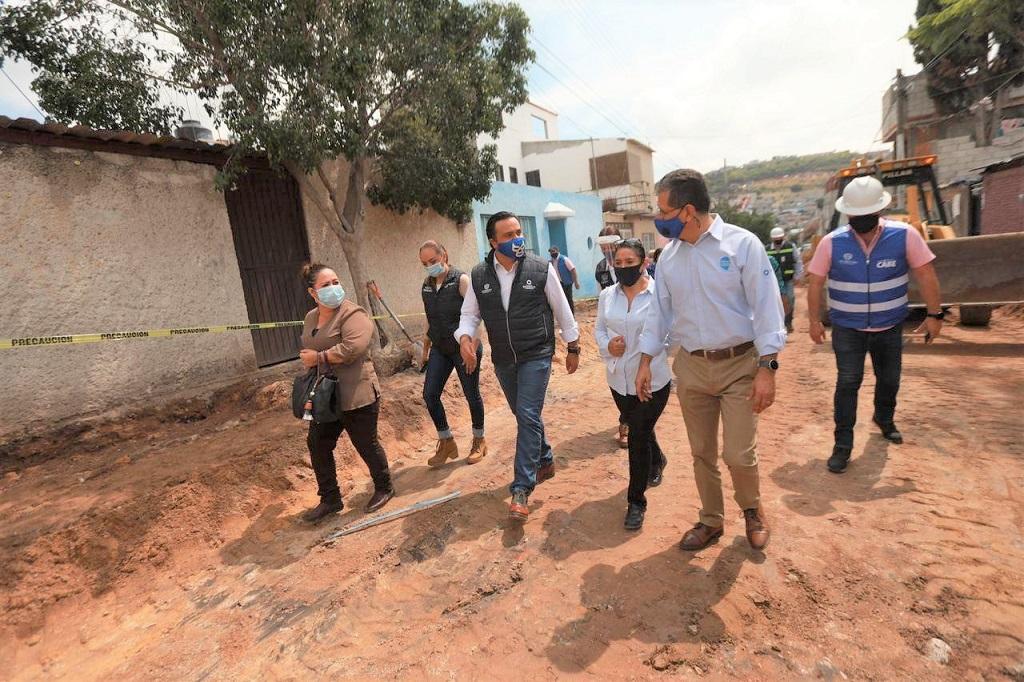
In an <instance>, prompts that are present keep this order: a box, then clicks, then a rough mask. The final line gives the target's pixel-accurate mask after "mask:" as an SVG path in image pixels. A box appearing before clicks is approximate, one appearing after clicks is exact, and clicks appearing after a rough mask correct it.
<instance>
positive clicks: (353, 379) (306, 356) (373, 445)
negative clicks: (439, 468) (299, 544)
mask: <svg viewBox="0 0 1024 682" xmlns="http://www.w3.org/2000/svg"><path fill="white" fill-rule="evenodd" d="M302 277H303V279H304V280H305V282H306V286H307V291H308V292H309V295H310V296H311V297H312V298H313V300H314V301H315V302H316V308H314V309H313V310H311V311H309V313H308V314H307V315H306V320H305V324H304V325H303V327H302V350H301V351H299V357H300V358H301V359H302V364H303V365H304V366H306V367H310V368H312V367H316V365H317V363H318V362H319V363H320V366H321V367H325V366H327V364H329V365H330V368H331V369H332V370H333V371H334V374H335V376H336V377H337V378H338V389H337V398H338V408H339V410H340V411H341V418H340V420H339V421H336V422H331V423H326V424H318V423H316V422H315V421H314V422H310V424H309V435H308V436H307V438H306V444H307V445H308V446H309V456H310V460H311V461H312V464H313V472H314V473H315V474H316V482H317V486H318V489H317V493H318V494H319V495H320V504H318V505H317V506H316V507H313V508H312V509H310V510H308V511H307V512H305V513H304V514H303V519H304V520H306V521H310V522H316V521H319V520H320V519H322V518H324V517H325V516H328V515H330V514H335V513H337V512H339V511H341V509H342V507H344V504H343V503H342V501H341V490H339V489H338V474H337V471H336V469H335V463H334V448H335V446H336V445H337V444H338V438H340V437H341V432H342V431H343V430H344V431H347V432H348V437H349V439H350V440H351V441H352V445H353V446H355V449H356V452H358V453H359V456H360V457H362V459H363V461H364V462H366V466H367V467H368V468H369V469H370V477H371V478H372V479H373V487H374V493H373V497H371V498H370V502H369V503H368V504H367V505H366V511H367V512H372V511H376V510H378V509H380V508H381V507H383V506H384V505H385V504H387V503H388V500H390V499H391V498H392V497H394V496H395V490H394V488H393V487H392V486H391V472H390V471H389V469H388V459H387V456H386V455H385V454H384V448H382V447H381V445H380V441H379V439H378V438H377V417H378V415H379V413H380V384H379V383H378V381H377V373H376V372H375V371H374V369H373V362H372V361H371V360H370V340H371V339H372V338H373V321H372V320H371V319H370V316H369V315H368V314H367V313H366V310H364V309H363V308H361V307H359V305H357V304H356V303H354V302H353V301H350V300H346V298H345V290H344V289H343V288H342V286H341V283H340V282H339V281H338V275H337V274H336V273H335V272H334V270H331V269H330V268H329V267H327V266H326V265H323V264H321V263H311V264H309V265H306V266H305V267H304V268H303V269H302Z"/></svg>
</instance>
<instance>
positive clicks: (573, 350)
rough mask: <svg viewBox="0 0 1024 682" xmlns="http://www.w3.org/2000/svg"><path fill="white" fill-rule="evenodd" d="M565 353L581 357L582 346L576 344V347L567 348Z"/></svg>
mask: <svg viewBox="0 0 1024 682" xmlns="http://www.w3.org/2000/svg"><path fill="white" fill-rule="evenodd" d="M565 352H567V353H572V354H573V355H579V354H580V346H579V344H576V345H575V346H566V347H565Z"/></svg>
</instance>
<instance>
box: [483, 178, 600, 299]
mask: <svg viewBox="0 0 1024 682" xmlns="http://www.w3.org/2000/svg"><path fill="white" fill-rule="evenodd" d="M541 179H543V175H542V176H541ZM552 201H553V202H557V203H560V204H564V205H566V206H568V207H569V208H571V209H573V210H574V211H575V212H576V215H575V216H573V217H572V218H567V219H566V221H565V239H566V243H567V246H568V253H566V254H565V255H567V256H568V257H569V258H570V259H571V260H572V262H573V263H574V264H575V265H576V268H577V269H578V270H579V278H580V287H581V288H580V290H579V291H577V292H576V296H577V297H578V298H579V297H590V296H597V294H598V286H597V282H596V280H595V279H594V268H595V267H597V262H598V261H599V260H600V259H601V250H600V248H599V247H598V246H597V243H596V239H597V234H598V233H599V232H600V231H601V227H602V225H603V222H602V217H601V201H600V199H598V198H597V197H594V196H591V195H586V194H574V193H571V192H559V191H555V190H548V189H544V188H539V187H529V186H526V185H513V184H511V183H507V182H496V183H494V184H493V185H492V186H491V196H490V197H489V198H488V199H487V201H483V202H479V201H477V202H473V218H474V222H475V223H476V233H477V244H478V250H477V260H480V259H482V258H483V257H484V256H485V255H487V251H489V250H490V245H489V242H488V240H487V235H486V232H485V226H486V221H484V220H483V218H482V216H484V215H493V214H494V213H497V212H498V211H512V212H514V213H515V214H516V215H520V216H531V217H533V218H534V221H535V223H536V226H537V228H536V229H537V234H536V238H537V247H538V252H537V253H538V255H540V256H541V257H544V258H546V257H547V250H548V247H549V246H550V244H551V239H550V234H549V232H548V223H547V221H546V220H545V219H544V207H545V206H547V204H548V203H549V202H552Z"/></svg>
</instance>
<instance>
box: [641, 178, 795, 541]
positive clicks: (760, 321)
mask: <svg viewBox="0 0 1024 682" xmlns="http://www.w3.org/2000/svg"><path fill="white" fill-rule="evenodd" d="M655 190H656V191H657V193H658V210H659V214H658V215H657V216H656V217H655V220H654V224H655V227H656V228H657V229H658V232H660V233H661V234H662V236H664V237H667V238H669V239H670V240H672V241H671V242H670V244H669V245H668V246H666V247H665V250H664V251H663V252H662V254H661V258H660V259H658V279H657V302H658V304H657V305H654V306H651V308H650V313H649V315H648V318H647V321H646V324H645V326H644V331H643V334H642V335H641V337H640V350H641V351H642V353H643V355H642V356H641V358H640V366H639V368H638V370H637V377H636V388H637V391H636V392H637V397H638V398H639V399H640V400H641V401H646V400H652V399H653V396H654V392H653V390H652V388H653V386H652V369H651V364H652V360H653V358H655V357H657V356H658V354H659V353H661V352H662V351H663V349H664V348H665V346H666V344H667V345H669V346H679V347H680V349H679V352H678V353H677V354H676V359H675V363H674V371H675V375H676V384H677V386H678V387H679V403H680V406H681V407H682V412H683V420H684V421H685V423H686V435H687V438H688V439H689V441H690V450H691V451H692V453H693V470H694V478H695V479H696V483H697V492H698V493H699V494H700V500H701V511H700V521H699V522H698V523H697V525H695V526H694V527H693V528H692V529H690V530H689V531H687V532H686V534H685V535H684V536H683V539H682V542H681V543H680V547H681V548H682V549H684V550H688V551H695V550H699V549H703V548H704V547H707V546H708V545H710V544H711V543H713V542H715V541H717V540H718V538H719V537H721V536H722V532H723V525H724V519H725V506H724V502H723V500H722V479H721V474H720V473H719V470H718V425H719V421H721V423H722V434H723V448H722V459H724V460H725V463H726V465H727V466H728V467H729V472H730V473H731V474H732V483H733V489H734V491H735V497H736V502H737V503H738V504H739V507H740V509H742V510H743V517H744V520H745V522H746V536H747V541H748V542H749V543H750V546H751V547H752V548H754V549H756V550H760V549H764V547H765V545H767V544H768V538H769V530H768V527H767V525H766V523H765V516H764V511H763V509H762V506H761V493H760V480H759V476H758V469H757V452H756V443H757V416H758V414H760V413H761V412H763V411H764V410H766V409H768V408H769V407H770V406H771V404H772V403H773V402H774V401H775V372H776V370H778V368H779V363H778V361H777V359H776V356H777V355H778V353H779V351H781V350H782V348H783V346H784V345H785V343H786V331H785V323H784V321H783V312H782V299H781V297H780V296H779V287H778V282H777V280H776V279H775V275H774V273H773V272H772V267H771V265H770V263H769V261H768V254H767V253H765V250H764V246H763V245H762V244H761V242H760V241H759V240H758V238H757V237H755V236H754V234H753V233H751V232H748V231H747V230H744V229H743V228H741V227H737V226H735V225H730V224H728V223H726V222H725V221H724V220H722V217H721V216H719V215H715V214H713V213H709V212H708V210H709V208H710V205H711V198H710V196H709V195H708V189H707V185H706V184H705V183H704V177H703V176H702V175H701V174H700V173H698V172H697V171H695V170H689V169H682V170H676V171H672V172H671V173H669V174H668V175H666V176H665V177H663V178H662V179H661V180H660V181H658V184H657V185H656V186H655Z"/></svg>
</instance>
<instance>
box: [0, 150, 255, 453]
mask: <svg viewBox="0 0 1024 682" xmlns="http://www.w3.org/2000/svg"><path fill="white" fill-rule="evenodd" d="M0 177H2V178H3V182H2V184H0V225H2V226H3V229H2V230H0V302H2V303H0V337H2V338H14V337H24V336H43V335H47V336H48V335H57V334H81V333H93V332H104V331H111V330H122V331H123V330H136V329H147V328H166V327H186V326H204V325H210V324H245V323H247V322H248V314H247V312H246V308H245V301H244V298H243V295H242V282H241V278H240V276H239V271H238V265H237V262H236V259H235V249H234V244H233V242H232V238H231V228H230V225H229V223H228V216H227V210H226V208H225V205H224V197H223V195H221V194H220V193H218V192H217V191H216V190H215V189H214V186H213V178H214V169H213V168H212V167H210V166H206V165H200V164H193V163H186V162H179V161H170V160H166V159H153V158H144V157H136V156H123V155H115V154H107V153H102V152H92V151H79V150H71V149H62V148H56V147H33V146H27V145H0ZM254 368H255V353H254V351H253V346H252V340H251V335H250V333H249V332H230V333H225V334H205V335H197V336H185V337H171V338H162V339H144V340H134V341H132V340H127V341H111V342H103V343H92V344H83V345H73V346H69V345H59V346H38V347H31V348H13V349H8V350H0V376H2V377H4V390H3V391H2V392H0V437H2V436H3V435H4V434H6V433H13V432H17V431H21V430H23V429H25V428H33V429H34V428H43V427H44V426H45V425H46V424H48V423H55V422H57V421H60V420H62V419H65V418H68V417H72V416H85V415H88V414H91V413H96V412H99V411H103V410H105V409H107V408H109V407H111V406H113V405H117V404H126V403H132V402H134V403H146V402H147V401H150V400H152V399H154V398H155V397H157V396H159V395H161V394H167V393H170V392H173V391H179V390H181V389H183V388H187V387H188V386H189V385H199V384H201V383H204V382H209V381H212V380H216V379H218V378H221V377H224V376H230V375H231V374H237V373H241V372H245V371H248V370H251V369H254Z"/></svg>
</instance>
